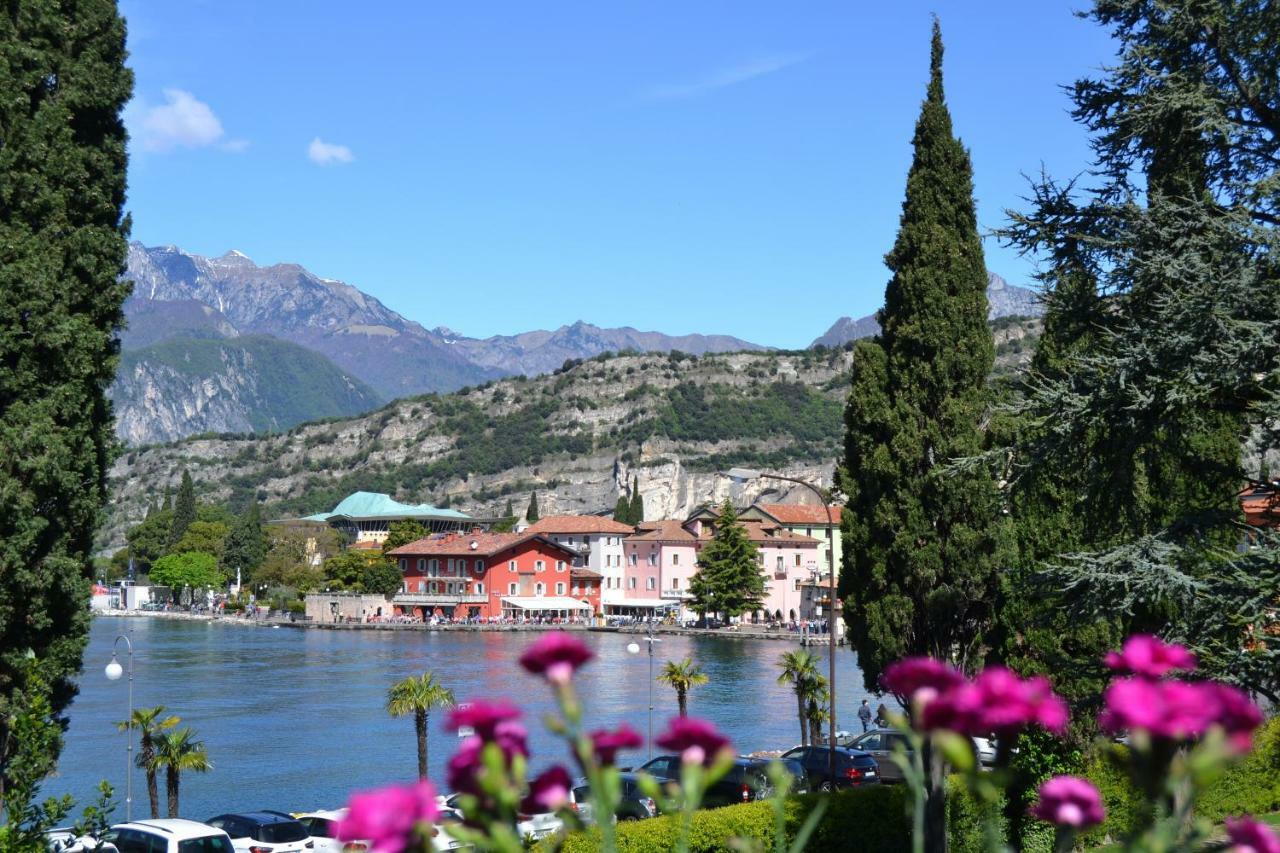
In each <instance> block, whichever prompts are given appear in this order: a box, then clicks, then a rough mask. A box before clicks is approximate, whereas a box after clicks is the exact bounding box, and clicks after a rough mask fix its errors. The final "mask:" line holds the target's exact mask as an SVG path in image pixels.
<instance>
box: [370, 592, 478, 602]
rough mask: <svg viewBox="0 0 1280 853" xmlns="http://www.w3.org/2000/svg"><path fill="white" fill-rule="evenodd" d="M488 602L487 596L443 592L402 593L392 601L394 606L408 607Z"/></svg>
mask: <svg viewBox="0 0 1280 853" xmlns="http://www.w3.org/2000/svg"><path fill="white" fill-rule="evenodd" d="M488 600H489V596H487V595H449V594H447V593H443V592H401V593H397V594H396V596H395V598H393V599H391V601H392V603H393V604H406V605H424V604H425V605H445V604H484V603H485V602H487V601H488Z"/></svg>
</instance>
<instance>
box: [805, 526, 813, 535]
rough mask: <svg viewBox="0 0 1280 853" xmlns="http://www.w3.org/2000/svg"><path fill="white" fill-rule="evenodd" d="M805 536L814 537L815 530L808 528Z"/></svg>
mask: <svg viewBox="0 0 1280 853" xmlns="http://www.w3.org/2000/svg"><path fill="white" fill-rule="evenodd" d="M804 535H805V536H812V535H813V528H812V527H806V528H805V529H804Z"/></svg>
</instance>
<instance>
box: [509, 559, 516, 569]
mask: <svg viewBox="0 0 1280 853" xmlns="http://www.w3.org/2000/svg"><path fill="white" fill-rule="evenodd" d="M515 570H516V561H515V560H512V561H511V562H509V563H507V571H509V572H514V571H515Z"/></svg>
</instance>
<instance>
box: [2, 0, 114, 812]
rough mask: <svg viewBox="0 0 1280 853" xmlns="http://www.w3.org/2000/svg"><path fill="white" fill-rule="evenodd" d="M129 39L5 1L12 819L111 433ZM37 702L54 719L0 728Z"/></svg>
mask: <svg viewBox="0 0 1280 853" xmlns="http://www.w3.org/2000/svg"><path fill="white" fill-rule="evenodd" d="M125 56H126V53H125V27H124V21H123V20H122V19H121V18H120V16H119V14H118V13H117V11H116V7H115V3H113V2H110V0H80V2H77V3H22V4H17V5H14V4H10V6H9V7H7V8H6V11H5V13H4V14H3V15H0V92H4V97H3V98H2V99H0V459H3V460H4V463H3V465H0V805H3V807H4V808H5V809H6V810H7V811H8V814H9V819H10V821H11V825H12V826H14V827H17V826H18V825H19V824H21V823H22V822H23V821H24V820H25V818H26V815H25V814H24V812H23V808H24V807H25V803H24V802H23V800H24V799H27V798H28V797H30V796H33V795H34V793H35V789H34V785H35V784H37V783H38V782H39V780H40V779H42V778H43V777H44V776H45V775H46V774H47V773H49V772H50V771H52V769H53V765H54V762H55V761H56V759H57V755H58V752H59V750H60V748H61V731H60V726H59V724H60V723H62V722H63V720H64V718H63V713H64V711H65V709H66V707H67V705H68V703H69V702H70V701H71V699H72V697H73V696H74V695H75V692H76V688H75V685H74V682H73V678H74V676H75V674H76V673H77V672H79V670H80V662H81V653H82V651H83V649H84V643H85V638H86V635H87V631H88V623H89V608H88V601H89V582H90V580H91V578H92V564H91V551H92V547H93V534H94V528H95V525H96V523H97V521H98V516H99V512H100V511H101V509H102V507H103V505H104V504H105V502H106V500H107V468H108V465H109V464H110V462H111V458H112V455H113V452H114V448H115V445H116V442H115V436H114V434H113V431H112V413H111V404H110V403H109V402H108V400H107V398H106V395H105V390H106V388H107V386H108V385H109V384H110V382H111V380H112V378H113V376H114V375H115V371H116V364H117V358H118V353H119V341H118V337H117V333H118V330H119V328H120V325H121V323H122V320H123V313H122V305H123V303H124V300H125V298H126V296H127V295H128V293H129V287H130V285H129V284H128V282H124V281H121V280H120V277H121V275H122V274H123V273H124V268H125V257H126V253H127V250H128V245H127V238H128V231H129V225H128V220H127V218H126V217H125V216H124V200H125V164H126V153H125V129H124V124H123V122H122V121H121V110H122V109H123V107H124V105H125V104H126V103H127V102H128V100H129V97H130V94H131V91H132V88H133V78H132V75H131V73H130V72H129V71H128V70H127V69H126V68H125V64H124V62H125ZM33 713H36V714H38V717H39V719H40V722H41V724H43V723H44V722H46V721H47V722H49V723H50V724H51V725H49V726H48V728H49V730H50V735H51V736H49V737H43V736H40V737H32V736H28V735H23V734H20V733H18V732H15V731H14V730H13V729H12V728H11V725H12V723H13V722H14V721H15V720H21V719H24V718H27V717H30V716H31V715H32V714H33ZM26 730H27V731H30V727H27V729H26Z"/></svg>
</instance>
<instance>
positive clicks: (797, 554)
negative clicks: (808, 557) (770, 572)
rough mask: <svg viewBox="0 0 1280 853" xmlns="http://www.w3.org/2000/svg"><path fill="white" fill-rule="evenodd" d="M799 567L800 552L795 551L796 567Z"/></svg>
mask: <svg viewBox="0 0 1280 853" xmlns="http://www.w3.org/2000/svg"><path fill="white" fill-rule="evenodd" d="M799 566H800V552H799V551H796V567H797V568H798V567H799Z"/></svg>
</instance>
